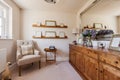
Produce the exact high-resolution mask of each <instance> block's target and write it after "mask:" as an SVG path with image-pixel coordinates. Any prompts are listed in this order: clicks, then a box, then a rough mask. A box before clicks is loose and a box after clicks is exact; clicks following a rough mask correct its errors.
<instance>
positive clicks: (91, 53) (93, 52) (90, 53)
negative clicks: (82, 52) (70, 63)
mask: <svg viewBox="0 0 120 80" xmlns="http://www.w3.org/2000/svg"><path fill="white" fill-rule="evenodd" d="M86 55H88V56H89V57H92V58H94V59H98V54H97V53H96V52H95V51H93V50H88V53H87V54H86Z"/></svg>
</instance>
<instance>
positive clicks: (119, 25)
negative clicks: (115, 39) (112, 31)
mask: <svg viewBox="0 0 120 80" xmlns="http://www.w3.org/2000/svg"><path fill="white" fill-rule="evenodd" d="M117 21H118V22H117V24H118V27H117V32H118V33H119V34H120V16H118V17H117Z"/></svg>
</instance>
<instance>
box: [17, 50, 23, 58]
mask: <svg viewBox="0 0 120 80" xmlns="http://www.w3.org/2000/svg"><path fill="white" fill-rule="evenodd" d="M16 58H17V60H18V59H20V58H22V54H21V52H20V50H17V53H16Z"/></svg>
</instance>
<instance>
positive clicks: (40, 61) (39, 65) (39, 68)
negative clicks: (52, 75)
mask: <svg viewBox="0 0 120 80" xmlns="http://www.w3.org/2000/svg"><path fill="white" fill-rule="evenodd" d="M40 68H41V61H39V69H40Z"/></svg>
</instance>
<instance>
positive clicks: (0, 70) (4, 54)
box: [0, 49, 6, 73]
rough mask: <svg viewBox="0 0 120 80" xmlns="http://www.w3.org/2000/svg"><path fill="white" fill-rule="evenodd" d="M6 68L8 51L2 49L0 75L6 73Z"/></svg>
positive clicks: (0, 51) (0, 53) (0, 52)
mask: <svg viewBox="0 0 120 80" xmlns="http://www.w3.org/2000/svg"><path fill="white" fill-rule="evenodd" d="M5 66H6V49H0V73H1V72H3V71H4V69H5Z"/></svg>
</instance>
